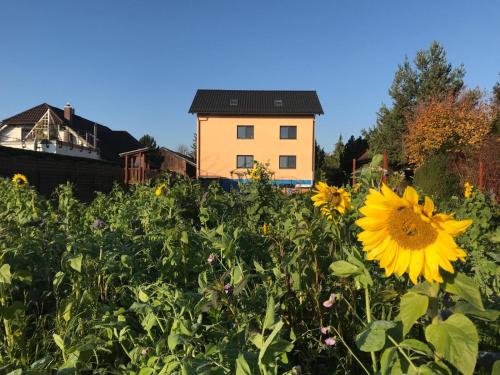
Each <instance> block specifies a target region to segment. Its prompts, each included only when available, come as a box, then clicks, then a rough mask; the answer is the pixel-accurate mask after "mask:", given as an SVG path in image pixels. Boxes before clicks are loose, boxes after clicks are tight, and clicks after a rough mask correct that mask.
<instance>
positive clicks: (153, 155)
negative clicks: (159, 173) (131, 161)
mask: <svg viewBox="0 0 500 375" xmlns="http://www.w3.org/2000/svg"><path fill="white" fill-rule="evenodd" d="M139 142H140V143H141V144H142V145H143V146H144V147H148V148H150V149H151V150H152V151H151V152H149V153H148V161H149V165H150V166H151V168H153V169H159V168H160V167H161V163H163V159H164V157H163V155H162V154H161V152H160V148H159V147H158V144H157V143H156V139H155V138H154V137H153V136H151V135H149V134H144V135H143V136H142V137H141V138H140V139H139Z"/></svg>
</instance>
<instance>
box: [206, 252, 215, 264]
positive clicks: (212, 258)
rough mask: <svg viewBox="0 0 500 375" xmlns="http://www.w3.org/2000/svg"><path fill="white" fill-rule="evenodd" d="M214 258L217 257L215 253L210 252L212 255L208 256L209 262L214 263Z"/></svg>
mask: <svg viewBox="0 0 500 375" xmlns="http://www.w3.org/2000/svg"><path fill="white" fill-rule="evenodd" d="M214 259H215V255H214V254H210V255H209V256H208V258H207V262H208V263H209V264H212V262H213V261H214Z"/></svg>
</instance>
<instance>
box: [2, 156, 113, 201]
mask: <svg viewBox="0 0 500 375" xmlns="http://www.w3.org/2000/svg"><path fill="white" fill-rule="evenodd" d="M15 173H22V174H24V175H25V176H26V177H27V178H28V180H29V182H30V184H31V185H34V186H35V187H36V188H37V190H38V191H39V192H40V193H41V194H43V195H45V196H47V197H49V196H50V195H51V194H52V192H53V191H54V189H55V188H56V187H57V186H58V185H60V184H64V183H66V182H71V183H72V184H73V185H74V190H75V195H76V196H77V197H78V198H80V199H81V200H85V201H88V200H91V199H92V198H93V197H94V196H95V192H96V191H101V192H109V191H110V190H111V189H112V187H113V184H114V183H115V182H116V183H119V184H122V183H123V168H122V166H121V165H120V164H118V163H111V162H106V161H102V160H93V159H86V158H79V157H72V156H65V155H57V154H49V153H44V152H36V151H28V150H22V149H15V148H9V147H2V146H0V177H8V178H11V177H12V176H13V175H14V174H15Z"/></svg>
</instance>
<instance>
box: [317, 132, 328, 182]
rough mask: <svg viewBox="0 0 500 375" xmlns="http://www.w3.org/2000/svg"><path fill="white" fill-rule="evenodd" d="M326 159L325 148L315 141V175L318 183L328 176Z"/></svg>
mask: <svg viewBox="0 0 500 375" xmlns="http://www.w3.org/2000/svg"><path fill="white" fill-rule="evenodd" d="M325 157H326V152H325V150H324V149H323V147H321V146H320V145H319V144H318V142H317V141H314V175H315V178H316V180H318V181H320V180H324V178H325V175H326V171H325Z"/></svg>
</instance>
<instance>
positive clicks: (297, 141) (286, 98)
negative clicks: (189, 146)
mask: <svg viewBox="0 0 500 375" xmlns="http://www.w3.org/2000/svg"><path fill="white" fill-rule="evenodd" d="M189 113H195V114H196V115H197V116H196V117H197V120H196V134H197V177H198V178H207V179H222V180H226V179H227V180H232V181H245V180H246V178H247V172H248V169H250V168H252V166H253V164H254V161H258V162H261V163H267V164H269V169H270V170H271V171H272V172H273V179H274V182H275V183H278V184H280V185H286V186H296V187H307V186H311V185H312V184H313V181H314V125H315V116H316V115H321V114H323V109H322V107H321V103H320V102H319V99H318V95H317V94H316V91H247V90H245V91H243V90H198V91H197V92H196V96H195V97H194V100H193V103H192V105H191V108H190V109H189Z"/></svg>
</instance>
